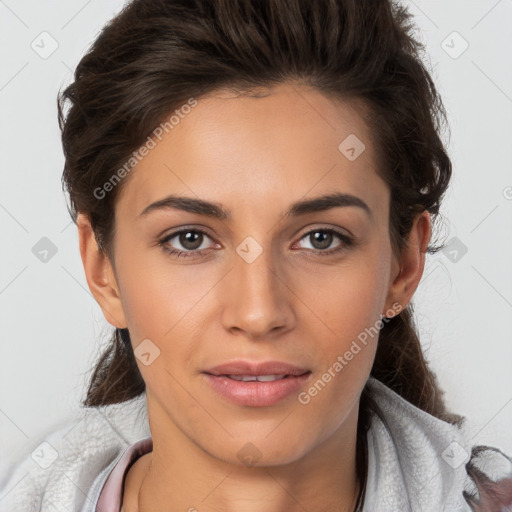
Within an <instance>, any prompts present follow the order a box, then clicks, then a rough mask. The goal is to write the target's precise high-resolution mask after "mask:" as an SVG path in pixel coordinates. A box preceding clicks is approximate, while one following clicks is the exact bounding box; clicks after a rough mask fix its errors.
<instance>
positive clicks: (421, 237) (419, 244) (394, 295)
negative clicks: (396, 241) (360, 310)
mask: <svg viewBox="0 0 512 512" xmlns="http://www.w3.org/2000/svg"><path fill="white" fill-rule="evenodd" d="M430 236H431V224H430V215H429V213H428V212H427V211H424V212H422V213H421V214H419V215H417V216H416V218H415V219H414V221H413V225H412V227H411V231H410V233H409V236H408V239H407V241H406V244H405V246H404V247H403V249H402V251H401V253H400V261H398V262H395V267H398V271H397V270H396V268H395V270H394V273H393V275H392V283H391V284H390V287H389V291H388V296H387V298H386V308H387V310H388V311H389V309H391V305H392V304H393V303H399V304H400V306H401V310H403V309H405V308H406V307H407V305H408V304H409V302H410V300H411V298H412V296H413V295H414V292H415V291H416V289H417V287H418V285H419V283H420V280H421V277H422V275H423V270H424V268H425V254H426V251H427V247H428V243H429V241H430ZM383 315H385V316H386V314H385V313H384V312H383Z"/></svg>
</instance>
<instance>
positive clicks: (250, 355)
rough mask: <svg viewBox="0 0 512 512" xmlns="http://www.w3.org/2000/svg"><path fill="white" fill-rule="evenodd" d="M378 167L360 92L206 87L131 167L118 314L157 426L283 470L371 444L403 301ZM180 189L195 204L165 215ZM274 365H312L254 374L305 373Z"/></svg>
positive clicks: (119, 228) (119, 217)
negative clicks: (370, 396) (259, 92)
mask: <svg viewBox="0 0 512 512" xmlns="http://www.w3.org/2000/svg"><path fill="white" fill-rule="evenodd" d="M362 144H364V148H363V146H362ZM376 167H377V163H376V161H375V154H374V150H373V148H372V145H371V144H370V137H369V132H368V130H367V127H366V125H365V124H364V123H363V121H362V119H361V118H360V117H359V116H358V113H357V112H356V111H355V110H354V109H353V108H351V106H350V105H349V104H348V103H347V104H341V103H333V102H332V101H330V100H329V99H327V98H326V97H324V96H323V95H321V94H320V93H318V92H313V91H312V90H308V89H305V88H294V87H292V86H290V85H281V86H279V87H277V88H275V89H273V90H272V91H271V93H270V94H268V95H267V96H265V97H258V98H254V97H247V96H235V95H234V94H232V93H231V94H230V93H227V92H216V93H215V94H212V95H209V96H208V97H203V98H201V99H200V100H198V103H197V105H196V106H194V107H193V108H191V110H190V113H188V114H187V115H184V116H183V118H181V119H180V121H179V123H178V124H177V125H175V126H174V128H173V129H172V130H169V131H168V133H165V132H164V135H163V137H162V139H161V141H159V142H158V144H157V145H156V147H154V148H153V149H151V150H150V151H149V152H148V154H147V155H146V156H145V157H144V158H143V159H142V160H141V161H140V163H138V165H137V166H136V167H135V168H134V170H133V171H131V174H130V175H129V176H128V177H127V178H125V179H126V180H127V181H126V183H124V188H123V190H122V193H121V195H120V196H119V198H118V202H117V203H116V212H115V222H116V234H115V245H114V247H115V282H116V287H117V289H118V291H119V296H120V300H119V304H120V309H119V310H120V311H122V313H121V314H120V315H119V317H118V318H116V325H117V326H118V327H125V326H127V327H128V328H129V331H130V335H131V339H132V342H133V346H134V348H135V352H136V355H137V363H138V365H139V368H140V371H141V373H142V376H143V378H144V380H145V382H146V388H147V400H148V412H149V418H150V424H151V428H152V434H153V437H154V438H155V437H156V438H158V437H159V436H161V437H162V436H167V438H168V439H170V441H169V442H172V441H171V440H172V439H174V442H176V443H178V442H184V443H191V445H194V446H195V447H198V448H200V449H201V450H203V451H204V452H206V453H208V454H210V455H212V456H213V457H215V458H217V459H221V460H224V461H228V462H232V463H236V464H242V463H244V464H245V463H247V461H251V462H250V463H251V464H256V463H261V464H263V463H265V464H268V465H275V464H284V463H287V462H292V461H295V460H298V459H299V458H301V457H302V456H304V455H306V454H307V453H308V452H311V451H312V450H315V449H316V450H321V447H322V446H325V447H327V446H328V445H329V441H331V442H332V441H333V440H336V443H338V444H343V443H348V439H349V438H350V439H351V440H353V435H354V432H355V430H354V429H355V426H356V423H357V407H358V403H359V396H360V393H361V391H362V389H363V387H364V384H365V382H366V380H367V378H368V375H369V373H370V369H371V366H372V363H373V359H374V355H375V350H376V344H377V336H375V335H374V336H373V337H372V335H371V334H375V331H376V329H375V326H377V328H378V327H379V320H380V318H381V314H384V315H386V314H387V316H392V314H390V308H392V306H393V303H394V302H395V300H394V299H396V297H393V296H392V294H391V286H392V282H393V279H394V278H395V277H396V274H397V269H398V266H397V262H396V261H395V259H394V258H393V257H392V251H391V245H390V238H389V232H388V218H389V200H390V194H389V190H388V188H387V186H386V184H385V183H384V182H383V181H382V179H381V178H380V177H379V176H378V175H377V172H376ZM336 194H339V195H340V196H339V197H340V198H341V199H338V202H337V203H336V204H335V205H334V206H333V204H332V203H331V202H330V201H327V200H326V201H325V202H321V201H319V198H321V197H322V196H333V195H336ZM341 195H343V196H341ZM169 196H173V197H175V198H177V197H182V198H187V200H188V201H185V200H182V201H181V202H180V201H177V200H176V199H174V203H172V202H171V201H169V202H168V205H167V206H161V207H152V208H149V209H148V207H150V205H152V204H154V203H156V202H160V201H163V200H165V199H166V198H168V197H169ZM343 197H345V199H343ZM199 202H201V203H200V204H201V205H204V204H205V203H214V204H215V206H210V207H204V206H199ZM310 202H312V203H311V204H310V206H309V207H308V206H307V204H308V203H310ZM173 204H174V206H173ZM301 204H304V205H306V206H301ZM187 205H188V206H187ZM185 206H187V207H186V208H185ZM221 212H223V213H224V214H225V215H221ZM180 230H183V233H182V235H181V236H180V235H179V234H176V233H177V232H178V231H180ZM328 230H334V232H329V231H328ZM336 232H338V233H339V234H337V233H336ZM187 233H188V235H187ZM170 251H176V252H175V253H170ZM395 307H396V303H395ZM400 307H405V304H402V306H398V308H400ZM398 311H399V310H395V312H398ZM391 312H393V309H391ZM121 317H122V318H121ZM365 333H366V335H365ZM369 333H371V334H369ZM363 340H364V342H363ZM139 345H140V346H139ZM239 362H245V363H248V364H249V367H248V368H245V369H244V368H238V369H237V367H236V364H237V363H239ZM265 362H280V363H285V364H287V365H291V366H292V367H296V368H298V369H299V370H297V371H298V373H304V372H306V373H305V374H304V375H303V376H302V377H300V378H299V377H297V376H288V377H285V378H284V379H279V380H276V381H273V382H259V381H253V382H242V381H240V380H239V379H240V378H241V377H240V375H241V374H245V375H251V373H257V372H258V371H259V372H260V373H261V374H263V375H264V374H268V373H271V374H276V373H277V374H279V375H285V374H286V375H288V373H287V372H288V369H287V368H283V369H279V368H277V369H276V368H274V369H273V370H272V368H266V369H265V368H263V369H262V368H260V369H258V368H254V367H251V365H258V364H259V363H265ZM229 363H235V367H234V368H228V369H226V368H224V369H220V370H219V371H215V370H212V369H214V368H215V367H217V366H218V365H223V364H229ZM251 370H254V371H251ZM212 374H217V376H213V375H212ZM225 374H231V375H235V374H236V375H238V377H237V378H230V377H226V376H224V377H222V376H221V375H225ZM267 379H272V377H267ZM178 440H179V441H178Z"/></svg>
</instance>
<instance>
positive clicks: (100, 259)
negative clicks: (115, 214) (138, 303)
mask: <svg viewBox="0 0 512 512" xmlns="http://www.w3.org/2000/svg"><path fill="white" fill-rule="evenodd" d="M77 227H78V239H79V244H80V255H81V257H82V263H83V266H84V270H85V276H86V279H87V284H88V285H89V289H90V290H91V293H92V294H93V296H94V298H95V299H96V302H97V303H98V304H99V305H100V307H101V310H102V311H103V315H104V316H105V319H106V320H107V322H108V323H109V324H111V325H113V326H114V327H118V328H120V329H123V328H125V327H126V326H127V325H126V319H125V315H124V311H123V307H122V303H121V294H120V293H119V287H118V285H117V282H116V277H115V273H114V269H113V267H112V265H111V262H110V260H109V258H108V257H107V255H106V254H105V253H104V252H103V251H101V250H100V248H99V247H98V244H97V242H96V237H95V236H94V231H93V229H92V226H91V223H90V220H89V218H88V216H87V215H85V214H82V213H79V214H78V216H77Z"/></svg>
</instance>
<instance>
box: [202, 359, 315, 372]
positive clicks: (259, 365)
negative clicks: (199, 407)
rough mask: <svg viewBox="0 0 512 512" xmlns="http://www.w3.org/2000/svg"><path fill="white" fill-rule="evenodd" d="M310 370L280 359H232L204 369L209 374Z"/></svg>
mask: <svg viewBox="0 0 512 512" xmlns="http://www.w3.org/2000/svg"><path fill="white" fill-rule="evenodd" d="M309 371H310V370H308V369H307V368H302V367H299V366H295V365H292V364H289V363H284V362H281V361H263V362H256V361H254V362H253V361H232V362H230V363H224V364H220V365H218V366H215V367H213V368H209V369H208V370H205V371H204V373H209V374H211V375H302V374H304V373H308V372H309Z"/></svg>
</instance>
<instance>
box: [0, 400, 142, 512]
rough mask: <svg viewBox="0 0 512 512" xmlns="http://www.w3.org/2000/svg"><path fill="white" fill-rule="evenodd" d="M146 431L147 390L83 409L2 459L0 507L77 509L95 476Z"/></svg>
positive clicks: (10, 511)
mask: <svg viewBox="0 0 512 512" xmlns="http://www.w3.org/2000/svg"><path fill="white" fill-rule="evenodd" d="M148 436H149V424H148V419H147V411H146V400H145V394H143V395H140V396H139V397H137V398H134V399H132V400H130V401H127V402H123V403H122V404H114V405H108V406H104V407H98V408H87V409H82V410H81V411H79V412H78V413H76V414H74V415H72V416H71V417H70V418H68V419H67V420H65V421H63V422H61V423H59V424H58V425H55V426H54V428H53V429H52V430H50V431H49V432H47V433H45V434H44V435H40V436H39V437H38V438H37V439H33V440H32V441H31V442H30V443H28V444H27V445H26V447H25V449H24V450H23V451H22V452H21V454H18V456H17V458H16V459H15V460H10V461H8V462H4V463H3V465H2V468H1V470H2V472H3V473H5V474H4V475H0V508H1V509H2V510H5V511H6V512H17V511H20V512H21V511H23V512H36V511H37V512H39V511H40V510H80V509H81V507H82V506H83V504H84V502H85V500H86V499H87V495H88V493H89V490H90V488H91V486H92V484H93V482H94V481H95V479H96V477H98V475H99V474H100V473H102V472H103V471H104V470H105V469H106V468H107V467H108V466H109V465H110V464H111V463H112V461H114V460H115V459H116V458H117V457H118V456H119V455H120V454H121V453H122V452H123V451H124V450H125V449H126V448H127V447H128V446H130V445H131V444H133V443H134V442H136V441H138V440H140V439H143V438H146V437H148Z"/></svg>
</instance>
